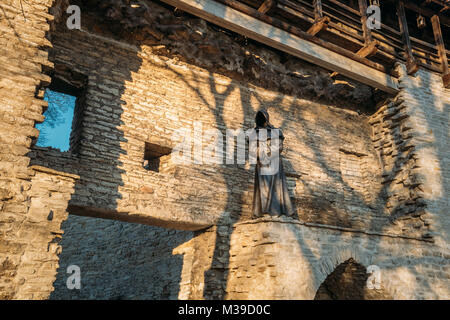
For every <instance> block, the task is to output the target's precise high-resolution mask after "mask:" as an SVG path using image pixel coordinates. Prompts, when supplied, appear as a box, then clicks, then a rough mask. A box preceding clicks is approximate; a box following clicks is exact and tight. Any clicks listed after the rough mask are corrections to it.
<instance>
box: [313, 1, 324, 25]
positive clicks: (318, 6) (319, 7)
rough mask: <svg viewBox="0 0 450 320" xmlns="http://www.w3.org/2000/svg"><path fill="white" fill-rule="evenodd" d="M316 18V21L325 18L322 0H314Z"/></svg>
mask: <svg viewBox="0 0 450 320" xmlns="http://www.w3.org/2000/svg"><path fill="white" fill-rule="evenodd" d="M313 4H314V18H315V20H316V21H319V20H320V19H322V18H323V11H322V0H314V2H313Z"/></svg>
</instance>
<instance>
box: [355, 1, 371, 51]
mask: <svg viewBox="0 0 450 320" xmlns="http://www.w3.org/2000/svg"><path fill="white" fill-rule="evenodd" d="M358 4H359V12H360V14H361V24H362V29H363V34H364V43H365V44H366V45H368V44H369V43H371V42H372V33H371V32H370V29H369V27H368V26H367V2H366V0H358Z"/></svg>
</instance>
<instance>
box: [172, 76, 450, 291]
mask: <svg viewBox="0 0 450 320" xmlns="http://www.w3.org/2000/svg"><path fill="white" fill-rule="evenodd" d="M179 76H180V78H182V76H181V75H179ZM209 79H210V91H211V93H212V94H213V95H214V96H215V97H216V96H217V94H218V92H217V90H216V89H215V86H216V84H215V83H214V77H213V76H212V74H211V75H210V78H209ZM186 83H187V84H188V82H186ZM188 85H189V84H188ZM190 86H191V85H190ZM233 87H239V89H240V93H241V103H242V105H241V108H242V109H243V113H244V114H245V115H246V118H245V119H248V122H247V121H246V120H244V125H248V124H250V125H249V126H248V127H251V126H252V121H253V117H254V111H255V110H254V109H252V106H251V99H250V98H249V97H248V94H246V93H245V92H243V91H242V88H244V87H245V85H243V84H239V83H238V82H235V81H234V80H233V81H232V82H231V84H229V86H228V87H227V88H226V90H224V91H223V92H224V95H225V98H226V96H227V95H228V94H229V93H230V92H231V91H232V89H233ZM191 89H193V90H194V92H196V93H197V94H198V95H199V96H201V92H200V91H199V90H197V89H196V88H195V87H193V86H191ZM252 94H254V96H255V97H256V99H257V100H258V101H261V107H263V106H273V105H274V104H277V103H278V102H280V101H281V100H282V99H283V98H282V97H283V95H282V94H279V95H278V96H277V97H276V98H275V99H274V100H273V101H268V102H262V99H261V97H259V96H258V95H257V93H255V92H254V91H252ZM243 97H245V99H243ZM222 98H223V97H222ZM203 101H204V102H205V104H206V105H207V106H208V107H209V108H210V110H211V111H212V112H214V116H215V118H216V121H217V126H218V127H223V126H224V118H223V115H221V114H220V112H221V110H223V101H225V99H217V98H216V102H215V104H214V105H211V104H209V103H208V102H207V100H206V99H203ZM297 107H298V106H297V105H296V104H295V103H293V104H292V105H291V106H290V107H289V108H288V111H292V113H293V114H295V112H294V110H293V108H297ZM445 108H447V111H448V105H445ZM249 111H250V112H249ZM444 111H445V110H444ZM269 112H270V111H269ZM247 116H248V118H247ZM296 119H297V120H298V125H299V126H300V127H304V128H306V129H305V130H303V131H304V132H307V134H308V138H309V139H311V141H313V140H314V139H317V137H316V136H315V135H314V131H315V128H314V124H310V123H308V121H306V120H304V119H302V118H301V117H298V118H296ZM285 123H286V119H285V120H284V121H282V124H281V126H280V127H281V129H283V128H284V126H285ZM391 129H392V128H391ZM329 131H330V134H331V135H333V128H329ZM334 134H336V135H337V132H335V133H334ZM393 134H394V133H393ZM296 138H297V139H301V138H302V137H300V136H297V137H296ZM287 140H289V136H287ZM325 145H326V144H325ZM401 147H402V146H400V148H401ZM417 148H418V149H419V148H420V146H418V147H417ZM310 151H311V154H312V155H313V158H312V159H310V160H313V161H314V162H315V163H317V164H318V165H319V167H321V169H323V171H325V172H330V171H333V168H331V167H329V165H328V164H327V161H326V159H327V155H326V154H327V151H329V150H327V149H323V150H321V149H319V148H311V150H310ZM439 151H440V152H441V153H442V150H441V149H440V150H439ZM400 154H401V152H399V153H398V154H397V156H394V163H395V165H394V167H393V169H392V172H385V171H383V168H381V169H382V173H384V174H394V175H395V174H396V173H397V172H398V171H397V169H398V168H399V167H401V166H402V165H403V164H404V158H402V157H401V156H400ZM439 159H443V157H442V154H440V156H439ZM285 161H286V160H285ZM287 162H288V161H287ZM249 174H250V175H251V173H249ZM300 176H301V175H300ZM223 179H224V180H225V181H227V187H228V189H229V192H228V199H227V205H226V207H225V208H226V210H227V211H228V209H229V208H234V210H231V212H232V213H231V215H229V214H228V212H227V213H226V214H224V215H223V217H221V219H219V221H218V223H217V227H216V234H215V248H214V251H213V255H212V263H211V267H210V268H209V270H207V271H206V272H205V280H204V281H205V288H204V292H203V298H205V299H223V298H226V297H227V292H226V284H227V281H228V271H229V270H228V268H229V258H230V257H229V250H230V239H231V236H232V232H233V225H234V224H235V223H236V222H237V221H240V219H247V218H249V217H248V216H244V217H242V216H239V212H238V211H235V207H236V204H237V203H238V204H241V208H242V209H244V208H243V207H242V204H245V203H248V202H247V201H248V200H251V199H244V198H243V196H242V195H241V196H239V195H237V196H236V195H235V191H234V190H233V181H234V180H233V179H230V177H227V176H226V175H224V176H223ZM333 179H334V180H335V184H336V185H342V186H343V187H344V188H346V190H348V191H349V192H350V193H351V194H350V197H351V199H352V201H359V202H360V203H367V199H365V197H364V196H363V195H362V194H361V193H359V192H357V191H356V190H354V188H353V187H352V186H351V185H348V183H347V182H346V181H344V180H343V179H342V176H340V175H336V176H335V177H333ZM303 185H304V186H306V188H308V183H307V182H306V181H305V183H303ZM310 191H312V190H310ZM331 191H332V190H331ZM332 192H334V193H339V192H342V190H334V191H332ZM373 198H374V200H375V201H376V202H379V203H382V204H384V205H386V194H385V190H384V189H383V188H381V189H380V191H379V192H378V193H377V194H375V195H374V197H373ZM314 201H317V202H320V201H322V199H320V197H319V198H317V199H315V200H314V199H312V202H314ZM436 201H440V200H439V199H436ZM397 207H398V208H397ZM397 207H394V208H391V211H392V212H399V211H401V208H402V204H398V205H397ZM368 209H369V208H368ZM382 209H383V208H380V207H378V208H375V211H376V212H377V213H376V214H375V215H372V216H371V217H364V219H366V220H367V221H366V225H367V226H368V227H367V230H369V231H370V230H377V231H378V230H379V231H381V232H382V231H383V230H389V229H391V228H392V226H393V224H395V223H397V221H400V220H403V219H405V218H406V219H408V217H407V214H410V212H407V213H403V214H396V215H392V216H385V215H383V213H382V212H380V211H379V210H382ZM243 211H244V212H245V210H243ZM230 216H231V219H230ZM380 217H382V218H383V220H380ZM380 221H384V222H380ZM347 222H348V221H347ZM340 223H342V221H340ZM344 223H346V222H345V221H344ZM220 226H226V227H227V228H220ZM436 227H438V225H436ZM219 229H220V230H221V231H220V232H219ZM224 230H228V233H226V232H224ZM387 232H389V231H387ZM295 234H296V236H297V239H298V242H299V244H300V246H301V248H302V250H304V251H305V255H307V256H310V257H313V256H314V255H313V254H312V250H311V248H309V247H308V245H307V244H306V241H305V240H304V239H303V238H302V235H299V234H298V233H296V232H295ZM351 238H352V239H354V240H355V241H354V242H353V243H356V245H358V239H360V235H359V234H352V236H351ZM400 238H401V236H400ZM381 240H382V236H372V238H371V246H372V247H373V249H372V250H373V252H374V254H377V253H378V252H379V253H380V254H384V252H383V251H381V250H383V249H381V247H380V246H381V244H380V241H381ZM352 241H353V240H352ZM411 241H420V239H419V240H411ZM342 243H345V241H344V240H343V241H342ZM422 244H423V245H424V246H425V247H426V246H427V245H430V246H432V245H431V244H429V243H425V242H422ZM343 249H344V248H343ZM322 250H323V249H322V248H321V249H320V251H321V252H320V253H319V256H320V257H323V256H324V255H325V254H326V252H325V251H322ZM427 259H429V257H423V258H419V257H416V256H414V255H413V254H411V255H408V256H407V257H405V258H403V257H400V258H399V257H394V258H392V259H391V260H392V261H393V263H391V260H390V259H389V258H386V259H385V261H383V262H384V263H385V265H383V268H385V269H395V268H397V267H398V265H399V264H400V266H401V265H404V266H406V267H408V270H409V271H410V272H411V274H412V275H413V276H415V277H416V278H418V279H419V278H423V276H422V274H421V272H419V271H418V270H419V269H418V268H415V267H414V266H419V265H423V264H424V263H425V261H426V260H427ZM394 260H397V261H394ZM316 262H317V261H316ZM420 285H421V286H422V288H423V289H424V290H425V291H427V290H428V291H429V292H431V293H432V294H433V289H432V286H431V284H430V283H429V282H428V280H424V279H422V280H421V282H420Z"/></svg>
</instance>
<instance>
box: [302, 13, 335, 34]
mask: <svg viewBox="0 0 450 320" xmlns="http://www.w3.org/2000/svg"><path fill="white" fill-rule="evenodd" d="M329 22H330V18H329V17H322V18H320V19H319V20H317V21H316V22H315V23H314V24H313V25H312V26H311V27H310V28H309V29H308V31H306V32H307V33H309V34H310V35H312V36H315V35H316V34H318V33H319V32H320V31H322V30H326V29H327V27H328V23H329Z"/></svg>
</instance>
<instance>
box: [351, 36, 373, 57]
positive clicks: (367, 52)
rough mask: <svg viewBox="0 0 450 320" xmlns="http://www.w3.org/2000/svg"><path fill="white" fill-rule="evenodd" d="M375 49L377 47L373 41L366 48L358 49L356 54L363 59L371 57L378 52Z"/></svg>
mask: <svg viewBox="0 0 450 320" xmlns="http://www.w3.org/2000/svg"><path fill="white" fill-rule="evenodd" d="M377 47H378V42H377V41H375V40H373V41H372V42H370V43H369V44H367V45H366V46H364V47H362V48H361V49H359V50H358V52H356V54H357V55H358V56H360V57H365V58H367V57H371V56H373V55H374V54H376V53H377V51H378V48H377Z"/></svg>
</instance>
